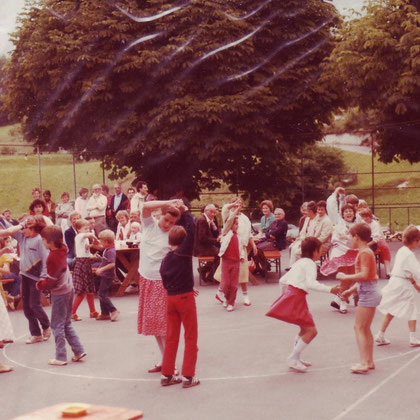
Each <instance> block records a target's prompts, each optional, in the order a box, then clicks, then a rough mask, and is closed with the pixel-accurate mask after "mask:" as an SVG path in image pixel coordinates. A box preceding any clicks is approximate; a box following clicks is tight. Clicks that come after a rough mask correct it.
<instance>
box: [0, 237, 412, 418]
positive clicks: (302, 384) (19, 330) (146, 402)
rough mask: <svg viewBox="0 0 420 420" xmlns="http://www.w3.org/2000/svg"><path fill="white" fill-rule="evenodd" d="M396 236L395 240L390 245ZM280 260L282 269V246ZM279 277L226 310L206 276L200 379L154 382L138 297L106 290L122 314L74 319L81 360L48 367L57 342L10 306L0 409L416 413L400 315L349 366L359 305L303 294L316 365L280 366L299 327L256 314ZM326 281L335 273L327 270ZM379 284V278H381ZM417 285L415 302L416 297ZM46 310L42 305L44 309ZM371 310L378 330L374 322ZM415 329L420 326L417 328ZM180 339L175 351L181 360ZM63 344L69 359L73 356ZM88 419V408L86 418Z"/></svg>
mask: <svg viewBox="0 0 420 420" xmlns="http://www.w3.org/2000/svg"><path fill="white" fill-rule="evenodd" d="M399 246H400V244H392V251H393V254H394V253H395V250H396V249H397V248H398V247H399ZM282 267H283V268H285V267H287V253H284V256H283V261H282ZM277 277H278V276H277V275H276V274H275V273H270V275H269V278H268V282H265V283H261V284H259V285H257V286H250V288H249V294H250V298H251V301H252V305H251V306H250V307H245V306H244V305H243V304H242V299H241V294H240V293H238V302H237V306H236V308H235V311H233V312H231V313H228V312H226V311H225V310H223V308H222V306H221V305H220V304H219V303H217V301H216V300H215V298H214V296H215V292H216V286H214V285H211V286H202V287H200V288H199V290H200V296H199V297H198V298H197V306H198V322H199V354H198V363H197V376H198V377H199V378H200V380H201V384H200V385H199V386H197V387H194V388H190V389H182V388H181V386H180V385H175V386H171V387H161V386H160V383H159V378H160V377H159V374H149V373H147V369H149V368H150V367H152V366H153V365H154V364H155V363H156V362H158V361H159V359H160V355H159V351H158V347H157V345H156V343H155V341H154V338H153V337H145V336H141V335H137V333H136V316H137V299H138V298H137V296H136V295H126V296H123V297H121V298H113V302H114V304H115V305H116V306H117V308H118V309H119V310H120V311H121V318H120V320H119V321H118V322H113V323H111V322H97V321H95V320H93V319H89V318H87V316H88V313H89V312H88V308H87V304H86V303H85V302H83V303H82V305H81V308H80V314H79V316H81V317H82V318H84V319H83V321H81V322H77V323H75V324H74V326H75V328H76V330H77V332H78V334H79V337H80V339H81V341H82V342H83V344H84V346H85V349H86V352H87V353H88V356H87V357H86V358H85V359H84V361H83V362H80V363H71V362H70V363H69V365H67V366H64V367H56V366H49V365H48V364H47V361H48V359H49V358H52V357H54V342H53V340H52V339H51V340H50V341H48V342H44V343H39V344H34V345H26V344H25V343H24V341H25V339H26V338H27V337H28V327H27V321H26V319H25V317H24V315H23V313H22V311H18V312H12V313H10V318H11V321H12V324H13V327H14V330H15V334H16V337H17V340H16V342H15V343H13V344H9V345H7V346H6V347H5V348H4V349H3V350H2V355H1V356H0V362H2V363H7V364H10V365H13V367H14V371H13V372H11V373H7V374H2V375H0V389H1V391H0V419H11V418H13V417H15V416H18V415H22V414H24V413H28V412H31V411H33V410H36V409H39V408H42V407H45V406H48V405H53V404H56V403H60V402H83V403H90V404H103V405H115V406H123V407H129V408H134V409H139V410H142V411H144V418H148V419H156V420H157V419H164V420H167V419H170V420H172V419H173V420H178V419H179V420H181V419H182V420H186V419H188V420H189V419H206V420H207V419H212V420H214V419H217V418H219V419H223V420H224V419H228V420H236V419H241V420H243V419H251V418H252V419H270V420H271V419H277V418H278V419H295V420H300V419H305V420H306V419H315V420H321V419H322V420H324V419H325V420H338V419H346V420H350V419H358V420H360V419H417V418H419V417H420V414H419V403H418V393H419V389H420V387H419V385H418V373H419V372H420V348H411V347H409V345H408V328H407V323H406V322H405V321H402V320H394V321H393V322H392V323H391V325H390V327H389V329H388V334H387V337H388V338H389V339H390V340H391V341H392V343H391V345H389V346H382V347H375V349H374V358H375V363H376V369H375V370H374V371H371V372H370V373H369V374H367V375H354V374H351V373H350V366H351V365H352V364H353V363H355V362H357V361H358V352H357V347H356V342H355V338H354V333H353V323H354V314H355V308H354V307H352V306H350V307H349V312H348V313H347V314H346V315H342V314H340V313H338V312H337V311H334V310H333V309H332V308H331V307H330V305H329V304H330V301H331V297H332V295H328V294H325V293H317V292H311V293H309V295H308V303H309V306H310V308H311V312H312V314H313V316H314V320H315V323H316V325H317V329H318V332H319V334H318V336H317V337H316V338H315V339H314V341H313V342H312V343H311V344H310V345H309V346H308V347H307V348H306V349H305V351H304V353H303V355H302V357H303V358H304V359H305V360H310V361H311V362H312V364H313V366H312V367H311V368H309V369H308V372H307V373H302V374H299V373H293V372H291V371H289V369H288V368H287V366H286V364H285V359H286V358H287V356H288V355H289V353H290V351H291V348H292V344H293V340H294V337H295V335H296V332H297V330H298V328H297V327H296V326H294V325H290V324H286V323H283V322H280V321H277V320H274V319H271V318H268V317H266V316H264V314H265V313H266V311H267V310H268V308H269V306H270V304H271V303H272V302H273V301H274V300H275V299H276V298H277V297H278V296H279V294H280V289H279V286H278V284H277ZM323 282H324V283H325V284H328V285H330V284H331V285H333V284H335V283H336V282H335V281H334V280H323ZM380 284H381V287H383V286H384V285H385V284H386V280H381V282H380ZM419 300H420V295H418V299H417V303H418V304H420V302H419ZM47 312H48V313H50V308H47ZM382 318H383V316H382V314H380V313H377V314H376V316H375V318H374V321H373V332H374V333H375V332H376V331H377V330H378V328H379V325H380V323H381V321H382ZM419 337H420V335H419ZM182 351H183V345H182V342H181V344H180V348H179V351H178V363H177V365H178V366H179V367H180V366H181V364H182ZM70 356H71V355H70V354H69V358H70ZM87 418H88V417H87Z"/></svg>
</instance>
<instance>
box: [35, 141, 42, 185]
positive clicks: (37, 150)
mask: <svg viewBox="0 0 420 420" xmlns="http://www.w3.org/2000/svg"><path fill="white" fill-rule="evenodd" d="M36 153H37V155H38V176H39V189H40V190H41V191H42V176H41V154H40V153H39V147H38V146H37V148H36Z"/></svg>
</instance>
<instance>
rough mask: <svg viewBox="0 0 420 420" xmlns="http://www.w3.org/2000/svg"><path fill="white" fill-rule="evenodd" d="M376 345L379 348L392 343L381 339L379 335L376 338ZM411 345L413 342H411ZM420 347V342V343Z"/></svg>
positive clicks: (383, 338)
mask: <svg viewBox="0 0 420 420" xmlns="http://www.w3.org/2000/svg"><path fill="white" fill-rule="evenodd" d="M375 343H376V345H377V346H386V345H387V344H391V342H390V341H389V340H388V339H387V338H385V337H381V336H380V335H379V334H377V335H376V336H375ZM410 345H411V342H410ZM419 345H420V342H419Z"/></svg>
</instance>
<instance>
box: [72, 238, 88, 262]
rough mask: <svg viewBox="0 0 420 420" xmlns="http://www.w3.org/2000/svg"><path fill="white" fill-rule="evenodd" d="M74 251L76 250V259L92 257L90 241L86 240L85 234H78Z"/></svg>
mask: <svg viewBox="0 0 420 420" xmlns="http://www.w3.org/2000/svg"><path fill="white" fill-rule="evenodd" d="M74 249H75V250H76V258H89V257H90V256H91V254H90V247H89V239H88V238H85V237H84V234H83V233H78V234H77V235H76V237H75V238H74Z"/></svg>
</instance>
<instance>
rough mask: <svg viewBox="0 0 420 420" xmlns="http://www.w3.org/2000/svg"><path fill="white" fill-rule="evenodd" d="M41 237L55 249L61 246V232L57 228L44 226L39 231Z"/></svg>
mask: <svg viewBox="0 0 420 420" xmlns="http://www.w3.org/2000/svg"><path fill="white" fill-rule="evenodd" d="M41 236H42V237H43V238H44V239H45V240H46V241H47V242H50V243H51V242H52V243H53V244H54V245H55V246H56V247H57V248H61V247H62V246H63V232H62V230H61V228H59V227H58V226H46V227H44V229H42V231H41Z"/></svg>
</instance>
